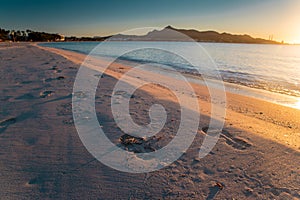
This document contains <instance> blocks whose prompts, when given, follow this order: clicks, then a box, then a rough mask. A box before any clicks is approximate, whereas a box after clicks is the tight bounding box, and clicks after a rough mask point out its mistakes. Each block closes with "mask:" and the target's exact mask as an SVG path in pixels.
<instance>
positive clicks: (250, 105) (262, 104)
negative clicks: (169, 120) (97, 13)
mask: <svg viewBox="0 0 300 200" xmlns="http://www.w3.org/2000/svg"><path fill="white" fill-rule="evenodd" d="M35 46H37V47H38V48H41V49H44V50H48V51H50V52H53V53H56V54H58V55H61V56H63V57H65V58H67V59H68V60H70V61H72V62H74V63H76V64H81V63H82V62H83V60H84V59H85V58H86V57H87V55H85V54H82V53H77V52H74V51H69V50H62V49H56V48H50V47H42V46H38V45H37V44H35ZM101 62H102V61H100V63H101ZM119 68H124V69H123V71H124V70H125V71H127V70H129V68H131V67H130V66H127V65H123V64H120V63H117V64H116V66H115V67H114V69H113V70H110V71H109V73H108V74H109V75H112V76H114V77H115V78H120V77H121V76H122V73H120V72H121V71H122V70H121V71H120V70H119ZM106 72H107V71H106ZM191 85H193V88H194V90H196V91H205V90H206V91H205V92H203V93H200V94H197V95H199V96H200V99H199V105H201V107H204V108H210V105H209V102H208V101H207V99H209V98H208V91H207V89H205V86H204V85H199V84H195V83H192V84H191ZM226 96H227V107H226V113H227V114H226V119H225V122H226V124H229V125H230V124H232V125H231V126H233V127H235V128H238V129H242V130H244V131H246V132H251V133H254V134H258V135H260V136H262V137H265V138H267V139H271V140H273V141H276V142H280V143H281V144H283V145H286V146H288V147H290V148H293V149H295V150H296V151H300V119H299V118H298V117H297V116H300V110H299V109H296V108H292V107H287V106H285V105H280V104H275V103H272V102H269V101H266V100H262V99H258V98H255V97H249V96H245V95H240V94H235V93H232V92H228V91H226ZM203 99H206V100H203ZM202 105H204V106H202ZM200 112H201V114H205V115H210V110H209V109H203V110H201V111H200ZM243 120H244V123H241V122H239V121H243ZM247 122H248V123H249V124H248V123H247ZM263 126H268V128H265V129H264V131H265V132H264V131H259V130H260V129H261V127H263ZM270 127H272V128H270Z"/></svg>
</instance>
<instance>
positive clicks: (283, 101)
mask: <svg viewBox="0 0 300 200" xmlns="http://www.w3.org/2000/svg"><path fill="white" fill-rule="evenodd" d="M42 46H43V45H42ZM45 47H47V46H45ZM49 48H56V47H49ZM57 49H62V50H66V51H71V52H75V53H79V54H83V55H86V56H88V54H87V52H80V51H76V50H69V49H64V48H57ZM99 57H100V58H101V57H102V58H103V59H105V56H99ZM117 62H119V63H120V64H125V65H136V64H138V63H139V61H135V60H130V59H129V60H126V59H120V60H119V61H117ZM175 69H177V70H178V71H179V72H180V73H182V74H185V75H186V76H187V77H189V78H191V79H194V80H195V81H196V82H199V80H200V79H201V75H200V74H199V75H198V74H194V72H193V71H189V70H183V69H180V68H176V67H175ZM160 71H162V72H164V71H165V70H164V69H160ZM166 71H167V70H166ZM171 74H172V73H170V74H168V73H166V75H168V76H170V75H171ZM206 80H211V82H214V81H215V80H213V79H211V78H209V77H207V78H206ZM192 81H193V80H192ZM223 83H224V85H225V86H226V89H227V90H228V91H230V92H231V93H235V94H240V95H243V96H249V97H253V98H257V99H260V100H264V101H268V102H272V103H276V104H279V105H284V106H287V107H292V108H296V109H300V97H299V96H297V94H296V93H295V94H294V95H289V92H290V91H289V90H286V91H285V90H278V91H274V88H272V87H271V88H269V89H268V88H266V87H265V86H264V85H256V84H250V82H249V83H247V82H243V81H238V82H235V81H233V80H231V79H228V80H227V79H226V80H223ZM202 84H203V83H202Z"/></svg>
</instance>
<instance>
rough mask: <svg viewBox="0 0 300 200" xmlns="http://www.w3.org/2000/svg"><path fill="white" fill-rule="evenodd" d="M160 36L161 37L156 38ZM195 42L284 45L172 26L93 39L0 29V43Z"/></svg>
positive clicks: (241, 36)
mask: <svg viewBox="0 0 300 200" xmlns="http://www.w3.org/2000/svg"><path fill="white" fill-rule="evenodd" d="M170 31H173V32H174V31H176V32H178V33H181V34H184V35H186V36H188V37H187V38H190V40H182V39H179V40H178V38H172V35H171V36H170V34H169V32H170ZM157 35H160V36H161V37H157ZM105 40H110V41H191V40H193V41H196V42H211V43H243V44H285V45H289V44H288V43H284V42H283V41H282V42H278V41H275V40H267V39H262V38H253V37H252V36H250V35H247V34H244V35H237V34H230V33H226V32H224V33H219V32H216V31H198V30H194V29H177V28H174V27H172V26H166V27H165V28H163V29H162V30H153V31H150V32H148V33H147V34H145V35H122V34H117V35H109V36H94V37H76V36H66V37H65V36H63V35H61V34H58V33H45V32H37V31H32V30H26V31H19V30H18V31H15V30H5V29H1V28H0V42H79V41H98V42H101V41H105Z"/></svg>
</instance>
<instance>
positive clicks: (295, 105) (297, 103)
mask: <svg viewBox="0 0 300 200" xmlns="http://www.w3.org/2000/svg"><path fill="white" fill-rule="evenodd" d="M293 107H294V108H297V109H300V98H299V99H298V101H297V102H296V103H295V104H294V106H293Z"/></svg>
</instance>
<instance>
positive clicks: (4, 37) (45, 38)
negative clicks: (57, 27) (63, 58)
mask: <svg viewBox="0 0 300 200" xmlns="http://www.w3.org/2000/svg"><path fill="white" fill-rule="evenodd" d="M62 38H63V36H61V35H59V34H57V33H45V32H37V31H32V30H29V29H27V30H26V31H20V30H17V31H15V30H5V29H2V28H0V41H12V42H52V41H60V40H61V39H62Z"/></svg>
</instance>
